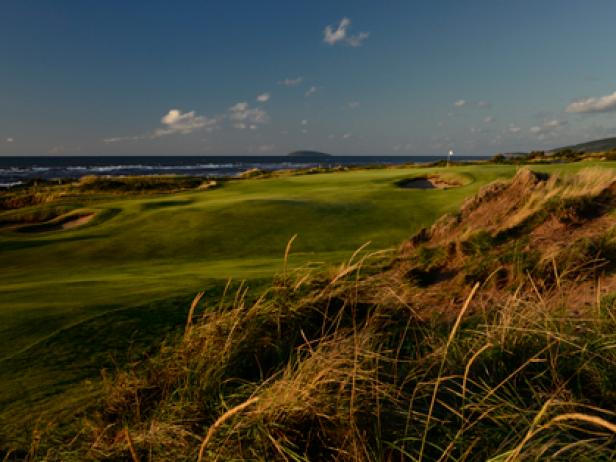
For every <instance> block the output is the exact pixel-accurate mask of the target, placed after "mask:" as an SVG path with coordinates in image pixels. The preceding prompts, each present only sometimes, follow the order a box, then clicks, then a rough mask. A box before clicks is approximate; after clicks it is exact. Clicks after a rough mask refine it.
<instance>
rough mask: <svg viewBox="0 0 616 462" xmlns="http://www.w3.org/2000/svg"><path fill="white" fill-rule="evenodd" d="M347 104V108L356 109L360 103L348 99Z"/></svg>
mask: <svg viewBox="0 0 616 462" xmlns="http://www.w3.org/2000/svg"><path fill="white" fill-rule="evenodd" d="M347 106H349V109H357V108H358V107H359V106H360V104H359V101H349V103H348V104H347Z"/></svg>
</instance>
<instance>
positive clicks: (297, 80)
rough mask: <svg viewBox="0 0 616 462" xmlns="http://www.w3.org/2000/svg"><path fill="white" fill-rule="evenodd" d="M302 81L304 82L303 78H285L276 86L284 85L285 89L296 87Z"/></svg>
mask: <svg viewBox="0 0 616 462" xmlns="http://www.w3.org/2000/svg"><path fill="white" fill-rule="evenodd" d="M303 81H304V78H303V77H296V78H294V79H290V78H288V77H287V78H286V79H284V80H279V81H278V85H284V86H285V87H297V86H298V85H299V84H300V83H302V82H303Z"/></svg>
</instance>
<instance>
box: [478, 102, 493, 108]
mask: <svg viewBox="0 0 616 462" xmlns="http://www.w3.org/2000/svg"><path fill="white" fill-rule="evenodd" d="M477 107H480V108H486V107H490V102H489V101H477Z"/></svg>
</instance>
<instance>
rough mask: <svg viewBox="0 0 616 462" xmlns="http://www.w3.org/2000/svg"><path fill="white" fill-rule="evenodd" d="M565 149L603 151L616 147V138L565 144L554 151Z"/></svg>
mask: <svg viewBox="0 0 616 462" xmlns="http://www.w3.org/2000/svg"><path fill="white" fill-rule="evenodd" d="M564 149H572V150H573V151H578V152H580V151H584V152H602V151H609V150H611V149H616V138H604V139H601V140H594V141H587V142H585V143H580V144H575V145H572V146H565V147H563V148H559V149H554V150H553V151H562V150H564Z"/></svg>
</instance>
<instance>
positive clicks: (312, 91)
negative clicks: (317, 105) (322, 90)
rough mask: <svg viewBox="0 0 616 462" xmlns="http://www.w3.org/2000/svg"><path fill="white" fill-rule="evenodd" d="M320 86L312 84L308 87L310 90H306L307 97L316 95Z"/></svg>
mask: <svg viewBox="0 0 616 462" xmlns="http://www.w3.org/2000/svg"><path fill="white" fill-rule="evenodd" d="M317 90H318V88H317V87H315V86H312V87H310V88H309V89H308V91H306V93H304V96H305V97H306V98H307V97H309V96H312V95H314V94H315V93H316V92H317Z"/></svg>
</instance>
